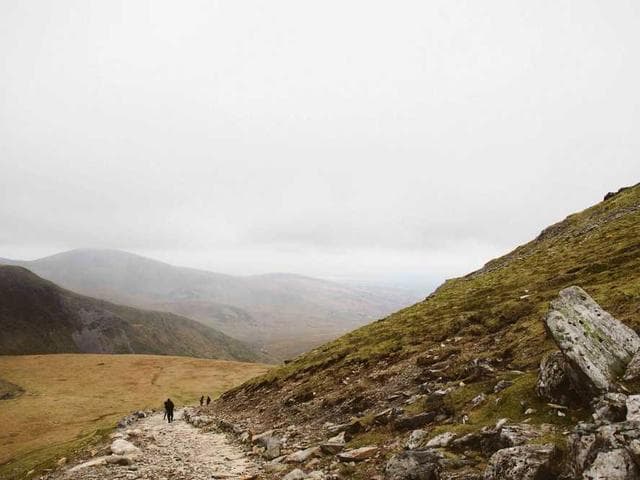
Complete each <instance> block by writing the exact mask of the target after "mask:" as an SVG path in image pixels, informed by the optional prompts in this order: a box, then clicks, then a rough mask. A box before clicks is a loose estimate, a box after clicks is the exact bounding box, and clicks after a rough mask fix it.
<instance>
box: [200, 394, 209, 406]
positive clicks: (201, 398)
mask: <svg viewBox="0 0 640 480" xmlns="http://www.w3.org/2000/svg"><path fill="white" fill-rule="evenodd" d="M202 405H204V395H202V396H201V397H200V406H202ZM207 405H209V404H208V403H207Z"/></svg>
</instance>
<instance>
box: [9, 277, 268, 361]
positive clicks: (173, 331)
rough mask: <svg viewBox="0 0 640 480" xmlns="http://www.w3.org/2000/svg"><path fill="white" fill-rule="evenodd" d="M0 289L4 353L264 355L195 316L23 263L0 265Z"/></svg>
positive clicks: (260, 357) (255, 357) (244, 358)
mask: <svg viewBox="0 0 640 480" xmlns="http://www.w3.org/2000/svg"><path fill="white" fill-rule="evenodd" d="M0 292H1V294H0V329H1V331H2V335H1V336H0V354H3V355H18V354H20V355H23V354H36V353H37V354H44V353H76V352H78V353H80V352H82V353H146V354H161V355H185V356H193V357H202V358H219V359H231V360H242V361H259V360H267V357H265V356H264V355H262V354H259V353H256V352H255V351H254V350H253V349H252V348H251V347H249V346H248V345H246V344H244V343H242V342H240V341H238V340H235V339H233V338H231V337H229V336H227V335H225V334H223V333H221V332H219V331H217V330H214V329H213V328H210V327H207V326H205V325H202V324H200V323H198V322H196V321H194V320H191V319H188V318H185V317H181V316H178V315H175V314H171V313H166V312H160V311H148V310H140V309H136V308H132V307H127V306H122V305H116V304H114V303H110V302H107V301H104V300H97V299H95V298H90V297H86V296H82V295H79V294H76V293H74V292H71V291H69V290H65V289H63V288H61V287H59V286H57V285H56V284H54V283H52V282H50V281H47V280H44V279H42V278H40V277H38V276H37V275H35V274H34V273H32V272H31V271H29V270H27V269H26V268H23V267H18V266H10V265H2V266H0Z"/></svg>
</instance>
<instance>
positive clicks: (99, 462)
mask: <svg viewBox="0 0 640 480" xmlns="http://www.w3.org/2000/svg"><path fill="white" fill-rule="evenodd" d="M106 463H107V457H97V458H93V459H91V460H89V461H87V462H83V463H80V464H78V465H75V466H74V467H71V468H70V469H69V470H68V471H69V472H77V471H78V470H84V469H85V468H89V467H97V466H100V465H106Z"/></svg>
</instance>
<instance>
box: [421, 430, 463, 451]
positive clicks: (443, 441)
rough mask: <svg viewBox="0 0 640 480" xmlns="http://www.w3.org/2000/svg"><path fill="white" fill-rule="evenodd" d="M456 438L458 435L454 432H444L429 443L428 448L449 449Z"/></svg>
mask: <svg viewBox="0 0 640 480" xmlns="http://www.w3.org/2000/svg"><path fill="white" fill-rule="evenodd" d="M455 438H456V434H455V433H453V432H444V433H441V434H440V435H436V436H435V437H433V438H432V439H431V440H429V441H428V442H427V445H426V446H427V448H431V447H448V446H449V444H450V443H451V441H452V440H453V439H455Z"/></svg>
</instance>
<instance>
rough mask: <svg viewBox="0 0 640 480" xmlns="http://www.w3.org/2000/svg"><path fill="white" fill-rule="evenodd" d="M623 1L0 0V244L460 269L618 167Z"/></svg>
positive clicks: (626, 16)
mask: <svg viewBox="0 0 640 480" xmlns="http://www.w3.org/2000/svg"><path fill="white" fill-rule="evenodd" d="M639 85H640V3H638V1H637V0H629V1H588V0H579V1H575V2H574V1H562V0H553V1H535V2H532V1H530V0H525V1H515V0H504V1H490V0H489V1H482V2H480V1H477V0H470V1H468V2H463V1H452V0H442V1H434V0H430V1H428V2H426V1H424V0H420V1H415V2H408V1H407V2H404V1H394V2H391V1H386V2H376V1H371V0H366V1H364V0H363V1H358V2H356V1H345V0H340V1H329V0H323V1H316V2H310V1H304V0H290V1H279V0H269V1H245V0H237V1H224V2H216V1H211V0H206V1H194V0H180V1H177V0H176V1H168V0H149V1H140V0H126V1H116V0H100V1H91V0H77V1H70V0H51V1H44V0H28V1H25V0H2V1H1V2H0V257H21V258H27V259H29V258H35V257H38V256H42V255H46V254H50V253H54V252H57V251H61V250H66V249H71V248H78V247H98V248H118V249H123V250H128V251H133V252H137V253H141V254H145V255H149V256H153V257H156V258H159V259H162V260H166V261H169V262H171V263H176V264H186V265H190V266H196V267H203V268H208V269H212V270H217V271H221V272H228V273H261V272H267V271H289V272H297V273H303V274H308V275H317V276H325V277H352V278H361V279H365V278H366V279H371V280H373V279H390V278H394V279H402V278H423V279H429V280H430V281H431V280H433V281H436V280H440V279H442V278H445V277H451V276H454V275H458V274H462V273H465V272H467V271H470V270H472V269H475V268H477V267H479V266H481V265H482V264H483V263H484V262H485V261H486V260H488V259H490V258H492V257H495V256H498V255H500V254H503V253H506V252H507V251H509V250H511V249H512V248H513V247H515V246H516V245H518V244H520V243H523V242H525V241H528V240H530V239H531V238H532V237H533V236H535V235H536V234H537V233H538V232H539V231H540V230H541V229H542V228H544V227H545V226H547V225H548V224H550V223H552V222H555V221H558V220H561V219H562V218H564V217H565V216H566V215H568V214H570V213H572V212H574V211H576V210H581V209H583V208H585V207H587V206H589V205H590V204H592V203H595V202H597V201H599V200H600V199H601V198H602V196H603V195H604V194H605V193H606V192H607V191H609V190H614V189H618V188H619V187H621V186H623V185H629V184H633V183H636V182H638V181H640V88H639Z"/></svg>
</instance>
